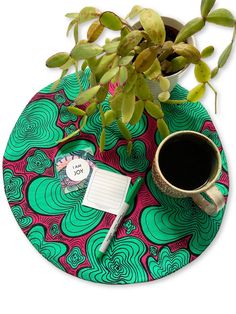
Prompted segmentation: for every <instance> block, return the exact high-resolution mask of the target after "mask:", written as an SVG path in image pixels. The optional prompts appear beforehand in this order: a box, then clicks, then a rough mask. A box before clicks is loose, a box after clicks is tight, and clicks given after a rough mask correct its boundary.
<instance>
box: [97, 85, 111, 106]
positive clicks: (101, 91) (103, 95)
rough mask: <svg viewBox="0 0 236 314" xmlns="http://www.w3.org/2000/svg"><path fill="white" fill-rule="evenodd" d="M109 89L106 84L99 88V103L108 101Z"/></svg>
mask: <svg viewBox="0 0 236 314" xmlns="http://www.w3.org/2000/svg"><path fill="white" fill-rule="evenodd" d="M108 88H109V85H108V84H105V85H104V86H101V87H100V88H99V90H98V92H97V95H96V98H97V102H98V103H101V102H103V101H104V100H105V99H106V97H107V93H108Z"/></svg>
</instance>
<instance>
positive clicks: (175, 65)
mask: <svg viewBox="0 0 236 314" xmlns="http://www.w3.org/2000/svg"><path fill="white" fill-rule="evenodd" d="M187 64H188V60H187V59H186V58H184V57H182V56H179V57H176V58H174V59H172V60H171V64H170V69H169V70H168V71H167V73H177V72H179V71H180V70H182V69H183V68H184V67H185V66H186V65H187Z"/></svg>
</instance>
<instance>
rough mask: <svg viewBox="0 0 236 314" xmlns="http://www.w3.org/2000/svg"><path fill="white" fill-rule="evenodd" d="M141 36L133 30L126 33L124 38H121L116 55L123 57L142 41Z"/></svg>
mask: <svg viewBox="0 0 236 314" xmlns="http://www.w3.org/2000/svg"><path fill="white" fill-rule="evenodd" d="M142 38H143V35H142V33H141V32H140V31H138V30H134V31H131V32H130V33H128V35H126V36H125V37H124V38H122V40H121V42H120V44H119V46H118V48H117V53H118V55H120V56H122V57H125V56H127V54H128V53H129V52H130V51H131V50H132V49H134V47H135V46H137V45H138V44H139V43H140V41H141V40H142Z"/></svg>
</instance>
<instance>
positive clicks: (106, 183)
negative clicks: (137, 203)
mask: <svg viewBox="0 0 236 314" xmlns="http://www.w3.org/2000/svg"><path fill="white" fill-rule="evenodd" d="M130 181H131V178H130V177H127V176H123V175H121V174H118V173H114V172H110V171H107V170H103V169H99V168H94V169H93V173H92V175H91V178H90V180H89V184H88V187H87V190H86V193H85V195H84V199H83V202H82V205H85V206H88V207H93V208H97V209H99V210H102V211H104V212H107V213H111V214H114V215H117V214H118V212H119V210H120V209H121V206H122V205H123V204H124V202H125V197H126V194H127V191H128V188H129V185H130ZM111 183H112V184H111Z"/></svg>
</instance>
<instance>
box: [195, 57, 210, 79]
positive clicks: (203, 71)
mask: <svg viewBox="0 0 236 314" xmlns="http://www.w3.org/2000/svg"><path fill="white" fill-rule="evenodd" d="M194 74H195V77H196V79H197V80H198V82H200V83H206V82H208V81H209V80H210V79H211V70H210V68H209V66H208V65H207V64H206V63H205V62H203V61H200V62H199V63H198V64H196V65H195V69H194Z"/></svg>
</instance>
